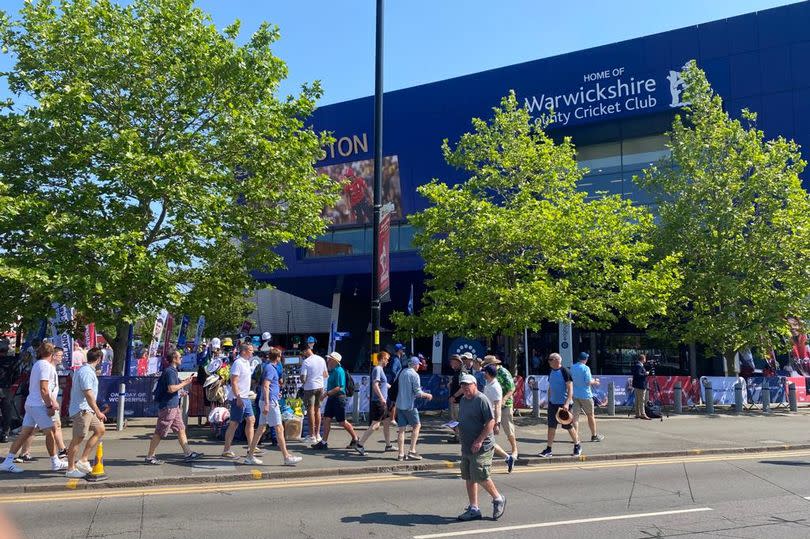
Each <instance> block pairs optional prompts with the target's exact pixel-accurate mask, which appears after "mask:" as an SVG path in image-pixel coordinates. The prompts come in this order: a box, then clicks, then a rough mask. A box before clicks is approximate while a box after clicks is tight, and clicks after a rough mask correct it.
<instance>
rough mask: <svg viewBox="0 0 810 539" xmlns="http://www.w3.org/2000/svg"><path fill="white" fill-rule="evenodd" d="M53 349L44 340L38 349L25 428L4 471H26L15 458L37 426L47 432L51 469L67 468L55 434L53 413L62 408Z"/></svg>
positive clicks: (13, 445) (24, 423) (1, 465)
mask: <svg viewBox="0 0 810 539" xmlns="http://www.w3.org/2000/svg"><path fill="white" fill-rule="evenodd" d="M53 352H54V346H53V345H52V344H51V343H43V344H41V345H39V348H37V356H38V357H39V359H38V360H37V362H36V363H34V366H33V368H32V369H31V377H30V379H29V382H28V397H27V398H26V399H25V416H24V417H23V424H22V430H21V431H20V434H19V436H18V437H17V439H16V440H14V443H13V444H11V448H10V449H9V452H8V455H6V458H5V460H4V461H3V463H2V464H0V470H1V471H5V472H11V473H21V472H23V471H24V470H23V469H22V468H20V467H19V466H17V465H16V464H15V463H14V458H15V457H16V456H17V453H18V452H19V451H20V449H22V447H23V446H24V445H25V444H26V442H28V441H29V440H30V439H31V438H32V437H33V436H34V431H35V430H36V429H37V428H39V429H40V430H42V432H44V433H45V447H46V448H47V450H48V455H49V456H50V457H51V471H54V472H59V471H62V470H64V469H66V468H67V462H66V461H64V460H61V459H60V458H59V456H58V453H57V447H56V440H55V437H54V422H53V416H54V414H56V413H58V410H59V403H58V402H57V401H56V399H55V398H54V394H55V391H58V384H59V378H58V377H57V374H56V369H55V368H54V366H53V363H52V358H53Z"/></svg>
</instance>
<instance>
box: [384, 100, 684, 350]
mask: <svg viewBox="0 0 810 539" xmlns="http://www.w3.org/2000/svg"><path fill="white" fill-rule="evenodd" d="M472 123H473V132H471V133H467V134H465V135H463V136H462V137H461V139H460V141H459V142H458V144H457V145H456V147H455V148H451V147H450V145H449V144H448V142H447V141H446V140H445V142H444V144H443V152H444V157H445V159H446V161H447V162H448V163H449V164H450V165H453V166H454V167H456V168H458V169H460V170H461V171H462V172H463V173H464V174H465V175H466V176H467V178H466V180H465V181H463V182H461V183H459V184H457V185H453V186H449V185H447V184H444V183H441V182H439V181H438V180H433V181H431V182H430V183H428V184H426V185H423V186H421V187H420V188H419V193H420V194H421V195H422V196H424V197H425V198H426V199H427V200H428V202H429V207H428V208H427V209H426V210H424V211H422V212H420V213H418V214H415V215H412V216H411V217H410V218H409V221H410V222H411V223H412V224H413V225H414V226H415V227H416V228H417V230H418V232H417V234H416V235H415V237H414V244H415V245H416V246H417V247H418V248H419V251H420V253H421V255H422V257H423V258H424V260H425V272H426V274H427V285H428V290H427V292H426V294H425V296H424V297H423V298H422V303H423V305H424V307H423V309H422V311H421V312H420V313H419V314H418V315H417V316H413V317H410V316H404V315H403V314H402V313H395V314H394V315H393V319H394V321H395V323H396V325H397V328H398V332H399V333H400V334H401V335H407V334H408V333H409V332H410V331H411V330H412V329H413V330H414V331H415V333H416V334H417V335H427V334H430V333H431V332H433V331H439V330H441V331H445V332H449V333H451V334H457V335H473V336H489V335H493V334H495V333H502V334H504V335H506V336H515V335H518V334H521V333H522V332H523V329H524V328H531V329H534V330H537V329H539V327H540V325H541V324H542V323H543V322H544V321H559V320H566V319H568V318H569V317H570V319H571V320H572V321H573V322H574V323H575V324H577V325H581V326H586V327H603V326H605V325H607V324H610V323H612V322H615V321H616V320H617V319H618V317H619V316H621V315H625V316H628V317H629V318H630V319H631V320H633V321H634V322H636V323H638V324H641V325H643V324H644V323H646V321H647V319H648V318H649V317H651V316H653V315H658V314H661V313H662V312H663V310H664V305H665V300H666V298H667V296H668V294H669V291H670V290H671V289H672V287H673V283H675V282H677V278H678V272H677V269H676V268H675V267H674V264H673V262H674V260H673V259H665V260H663V261H661V262H660V263H659V264H657V265H650V264H648V256H649V254H650V253H651V250H652V245H651V244H650V243H648V242H647V241H646V236H647V235H648V234H649V233H650V232H651V231H652V229H653V226H654V225H653V220H652V217H651V216H650V214H649V213H648V212H647V211H646V210H645V209H643V208H640V207H634V206H632V205H631V203H630V202H629V201H627V200H622V199H621V198H620V197H619V196H601V197H597V198H595V199H592V200H589V199H588V196H587V193H584V192H581V191H578V190H577V189H576V186H577V182H578V181H579V180H580V179H581V178H582V176H583V174H584V173H585V171H584V170H583V169H581V168H579V167H578V166H577V163H576V159H575V149H574V146H573V144H572V143H571V141H570V140H569V139H565V140H563V141H562V142H561V143H559V144H557V143H555V142H554V141H553V140H552V139H551V138H549V137H548V136H547V135H546V134H545V133H544V131H543V129H542V128H541V127H540V126H539V124H538V123H537V122H533V121H532V119H531V117H530V115H529V114H528V112H527V111H526V110H525V109H523V108H520V107H519V106H518V103H517V100H516V98H515V95H514V93H511V94H510V95H509V96H507V97H505V98H504V99H503V100H502V102H501V106H500V107H499V108H495V109H494V117H493V118H492V120H491V121H490V122H489V123H487V122H486V121H484V120H481V119H474V120H473V122H472Z"/></svg>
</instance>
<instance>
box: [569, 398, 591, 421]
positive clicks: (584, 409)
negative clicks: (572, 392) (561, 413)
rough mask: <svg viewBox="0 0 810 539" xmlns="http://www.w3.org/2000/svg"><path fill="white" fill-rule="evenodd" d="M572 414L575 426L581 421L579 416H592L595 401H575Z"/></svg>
mask: <svg viewBox="0 0 810 539" xmlns="http://www.w3.org/2000/svg"><path fill="white" fill-rule="evenodd" d="M571 414H572V415H573V416H574V423H573V424H574V425H576V424H577V422H578V421H579V414H585V416H592V415H593V399H574V404H573V405H572V406H571Z"/></svg>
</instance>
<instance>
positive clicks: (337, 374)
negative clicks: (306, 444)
mask: <svg viewBox="0 0 810 539" xmlns="http://www.w3.org/2000/svg"><path fill="white" fill-rule="evenodd" d="M342 359H343V357H342V356H341V355H340V354H338V353H337V352H332V353H331V354H329V355H328V356H326V366H327V368H328V369H329V378H327V380H326V397H327V401H326V408H325V409H324V411H323V440H321V441H320V442H318V443H316V444H313V445H312V449H329V443H328V440H329V431H330V429H331V428H332V420H335V421H336V422H337V423H338V424H339V425H340V426H341V427H343V428H344V429H346V432H348V433H349V435H350V436H351V437H352V441H351V443H349V446H348V447H347V448H346V449H354V448H355V447H357V442H358V440H357V433H356V432H354V427H352V424H351V423H349V422H348V421H347V420H346V371H345V370H343V367H341V366H340V362H341V360H342Z"/></svg>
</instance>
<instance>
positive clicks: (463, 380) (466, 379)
mask: <svg viewBox="0 0 810 539" xmlns="http://www.w3.org/2000/svg"><path fill="white" fill-rule="evenodd" d="M458 383H459V384H477V383H478V382H476V381H475V376H473V375H472V374H462V375H461V376H460V377H459V379H458Z"/></svg>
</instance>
